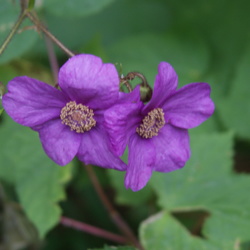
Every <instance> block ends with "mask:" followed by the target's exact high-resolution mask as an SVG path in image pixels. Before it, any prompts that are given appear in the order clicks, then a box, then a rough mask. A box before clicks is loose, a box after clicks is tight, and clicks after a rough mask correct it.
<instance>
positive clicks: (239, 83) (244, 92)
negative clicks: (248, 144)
mask: <svg viewBox="0 0 250 250" xmlns="http://www.w3.org/2000/svg"><path fill="white" fill-rule="evenodd" d="M249 65H250V46H248V48H247V50H246V52H245V53H244V57H243V58H242V60H241V62H240V63H239V64H238V68H237V72H236V74H235V77H234V78H233V81H232V85H231V86H230V88H229V91H228V92H229V93H228V94H227V95H226V96H225V97H224V98H221V99H220V101H219V102H218V108H219V111H220V116H221V118H222V120H223V122H224V123H225V126H226V127H227V128H230V129H233V130H234V131H235V133H236V134H237V135H239V136H240V137H242V138H248V139H250V130H249V123H250V109H249V108H247V107H249V105H250V98H249V79H250V71H249Z"/></svg>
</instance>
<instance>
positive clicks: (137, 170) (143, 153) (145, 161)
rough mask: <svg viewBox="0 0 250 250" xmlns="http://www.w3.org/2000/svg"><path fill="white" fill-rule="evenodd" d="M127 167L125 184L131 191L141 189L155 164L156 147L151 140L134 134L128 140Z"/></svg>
mask: <svg viewBox="0 0 250 250" xmlns="http://www.w3.org/2000/svg"><path fill="white" fill-rule="evenodd" d="M128 149H129V152H128V153H129V156H128V169H127V173H126V176H125V186H126V188H130V189H132V190H133V191H138V190H140V189H142V188H143V187H144V186H145V185H146V184H147V182H148V181H149V179H150V177H151V175H152V171H153V169H154V166H155V160H156V158H155V156H156V152H157V148H155V147H154V145H153V143H151V140H147V139H142V138H141V137H140V136H139V135H137V134H134V135H132V136H131V138H130V140H129V145H128Z"/></svg>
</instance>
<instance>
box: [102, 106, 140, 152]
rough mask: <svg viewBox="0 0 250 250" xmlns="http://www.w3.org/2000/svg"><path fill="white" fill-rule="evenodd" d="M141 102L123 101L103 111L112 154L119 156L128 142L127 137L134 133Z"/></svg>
mask: <svg viewBox="0 0 250 250" xmlns="http://www.w3.org/2000/svg"><path fill="white" fill-rule="evenodd" d="M142 107H143V103H141V102H139V103H124V104H122V105H115V106H113V107H112V108H110V109H108V110H106V111H105V113H104V119H105V122H104V126H105V127H106V129H107V133H108V135H109V140H110V143H111V149H112V151H113V152H114V154H116V155H118V156H121V155H122V154H123V152H124V150H125V148H126V146H127V144H128V141H129V138H130V136H131V135H132V134H134V133H136V127H137V126H138V125H139V124H140V122H141V120H142V118H143V117H142V116H141V115H140V112H141V109H142Z"/></svg>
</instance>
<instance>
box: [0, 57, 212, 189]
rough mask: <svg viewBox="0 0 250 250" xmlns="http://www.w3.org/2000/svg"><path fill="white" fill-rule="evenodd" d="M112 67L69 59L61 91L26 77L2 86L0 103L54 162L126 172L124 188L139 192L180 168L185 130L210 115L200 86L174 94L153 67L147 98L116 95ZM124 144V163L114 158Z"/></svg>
mask: <svg viewBox="0 0 250 250" xmlns="http://www.w3.org/2000/svg"><path fill="white" fill-rule="evenodd" d="M119 83H120V79H119V76H118V73H117V70H116V68H115V66H114V65H113V64H109V63H107V64H103V63H102V60H101V59H100V58H98V57H96V56H93V55H87V54H81V55H77V56H74V57H72V58H70V59H69V60H68V61H67V62H66V63H65V64H64V65H63V66H62V67H61V69H60V71H59V76H58V84H59V86H60V90H59V89H56V88H54V87H52V86H50V85H48V84H46V83H43V82H41V81H38V80H36V79H32V78H29V77H27V76H22V77H16V78H14V79H13V80H11V81H10V82H9V83H8V93H6V94H5V95H4V96H3V106H4V108H5V110H6V112H7V113H8V115H9V116H10V117H12V119H13V120H14V121H16V122H17V123H20V124H22V125H24V126H28V127H31V128H32V129H33V130H35V131H37V132H38V133H39V136H40V140H41V143H42V145H43V148H44V150H45V152H46V153H47V155H48V156H49V157H50V158H51V159H52V160H53V161H55V162H56V163H57V164H59V165H66V164H67V163H69V162H70V161H72V159H73V158H74V157H75V156H76V157H78V159H79V160H81V161H83V162H84V163H85V164H93V165H97V166H100V167H104V168H112V169H116V170H120V171H126V176H125V186H126V188H131V189H132V190H133V191H138V190H140V189H142V188H143V187H144V186H145V185H146V184H147V182H148V180H149V179H150V177H151V175H152V172H153V171H159V172H170V171H173V170H176V169H179V168H182V167H183V166H184V165H185V163H186V161H187V160H188V159H189V157H190V146H189V136H188V130H187V129H190V128H193V127H196V126H198V125H199V124H201V123H202V122H203V121H205V120H206V119H207V118H208V117H210V116H211V115H212V113H213V111H214V104H213V102H212V100H211V98H210V87H209V85H208V84H207V83H192V84H189V85H186V86H184V87H182V88H181V89H179V90H176V88H177V84H178V77H177V75H176V73H175V71H174V69H173V68H172V66H171V65H170V64H168V63H166V62H161V63H160V64H159V66H158V74H157V75H156V79H155V84H154V91H153V95H152V98H151V100H150V101H149V102H148V103H147V104H144V103H142V102H141V101H140V88H139V86H137V87H136V88H135V89H134V90H133V91H132V92H131V93H123V92H119ZM127 146H128V164H127V165H126V164H125V163H124V162H123V161H122V160H121V159H120V156H122V155H123V153H124V151H125V149H126V147H127Z"/></svg>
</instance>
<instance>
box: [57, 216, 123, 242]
mask: <svg viewBox="0 0 250 250" xmlns="http://www.w3.org/2000/svg"><path fill="white" fill-rule="evenodd" d="M60 223H61V224H62V225H64V226H66V227H71V228H74V229H76V230H79V231H82V232H85V233H88V234H92V235H95V236H98V237H101V238H104V239H107V240H111V241H113V242H117V243H120V244H126V243H127V239H126V238H124V237H123V236H120V235H117V234H113V233H110V232H108V231H106V230H103V229H100V228H98V227H94V226H91V225H88V224H86V223H83V222H79V221H76V220H73V219H70V218H67V217H63V216H62V217H61V220H60Z"/></svg>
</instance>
